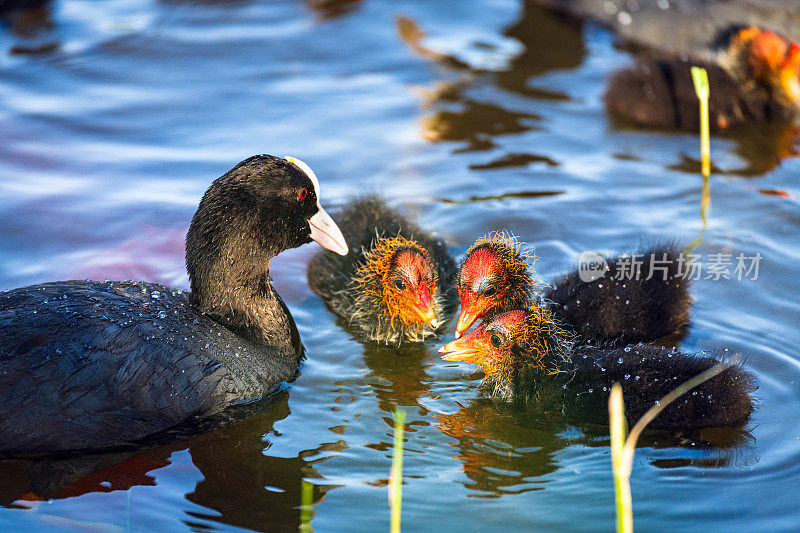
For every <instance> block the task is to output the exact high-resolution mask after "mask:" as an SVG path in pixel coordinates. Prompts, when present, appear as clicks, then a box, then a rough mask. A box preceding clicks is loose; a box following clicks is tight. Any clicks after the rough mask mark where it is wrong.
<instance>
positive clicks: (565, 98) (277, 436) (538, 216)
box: [0, 0, 800, 532]
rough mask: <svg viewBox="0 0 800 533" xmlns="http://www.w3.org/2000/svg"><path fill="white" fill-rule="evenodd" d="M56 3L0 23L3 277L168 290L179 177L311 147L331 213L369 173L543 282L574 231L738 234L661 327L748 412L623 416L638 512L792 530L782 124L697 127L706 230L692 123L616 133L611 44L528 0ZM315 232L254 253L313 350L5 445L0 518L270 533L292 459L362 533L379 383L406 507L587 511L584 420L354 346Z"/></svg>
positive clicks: (590, 527)
mask: <svg viewBox="0 0 800 533" xmlns="http://www.w3.org/2000/svg"><path fill="white" fill-rule="evenodd" d="M51 18H52V21H53V25H54V27H53V29H52V30H49V31H46V32H45V34H44V35H43V36H40V37H38V38H39V39H40V41H39V44H41V43H44V44H47V45H52V46H49V48H47V50H45V51H43V52H42V53H37V54H20V53H11V52H12V50H13V49H14V47H15V46H18V45H19V43H20V40H21V38H20V37H18V36H15V35H13V33H12V32H11V31H10V30H9V28H5V29H4V30H2V32H0V102H1V103H2V105H0V198H2V201H0V289H8V288H13V287H18V286H22V285H26V284H32V283H39V282H44V281H52V280H59V279H74V278H91V279H105V278H109V279H127V278H137V279H143V280H147V281H154V282H160V283H165V284H167V285H171V286H174V287H179V288H183V289H186V288H187V284H188V281H187V278H186V275H185V271H184V266H183V252H184V249H183V239H184V235H185V232H186V229H187V227H188V223H189V221H190V219H191V216H192V214H193V213H194V209H195V207H196V205H197V203H198V201H199V198H200V196H201V195H202V193H203V192H204V190H205V189H206V187H207V186H208V185H209V183H210V182H211V180H212V179H214V178H215V177H217V176H219V175H221V174H222V173H224V172H225V171H226V170H228V169H229V168H230V167H232V166H233V165H234V164H235V163H237V162H238V161H240V160H242V159H244V158H245V157H247V156H249V155H252V154H255V153H271V154H276V155H294V156H296V157H299V158H301V159H303V160H304V161H307V162H308V163H309V164H310V165H311V166H312V168H314V169H315V171H316V173H317V175H318V176H319V177H320V179H321V181H322V191H323V201H324V203H325V204H326V206H328V207H330V211H331V212H332V213H333V214H334V216H335V213H336V211H337V209H338V208H339V207H341V206H342V205H343V204H344V203H345V202H346V201H347V200H348V198H350V197H351V196H353V195H355V194H358V193H360V192H363V191H371V192H377V193H381V194H384V195H385V196H386V197H387V198H388V199H389V201H390V203H391V204H392V205H394V206H396V207H398V208H401V209H402V210H403V211H404V212H405V213H406V214H408V215H409V216H410V217H412V218H414V219H415V220H417V221H419V223H420V224H422V225H423V226H424V227H426V228H428V229H430V230H431V231H432V232H434V233H436V234H437V235H439V236H441V237H443V238H444V239H446V240H447V241H448V243H449V244H450V246H451V249H452V252H453V254H454V255H460V254H462V253H463V252H464V250H466V248H467V247H468V246H469V245H470V244H471V243H472V242H473V241H474V240H475V239H476V238H478V237H479V236H481V235H483V234H484V233H485V232H487V231H489V230H495V229H506V230H509V231H511V232H513V233H515V234H516V235H518V236H520V237H521V238H522V239H524V240H526V241H528V242H529V243H531V248H532V249H534V250H535V253H536V256H537V257H538V260H537V262H536V268H537V270H538V272H539V274H540V275H541V276H542V278H543V279H545V280H549V279H552V278H554V277H555V276H556V275H557V274H559V273H561V272H564V271H565V270H567V269H569V268H571V266H572V265H574V264H575V261H576V258H577V256H578V254H579V253H580V252H581V251H583V250H587V249H591V250H598V251H601V252H604V253H605V252H608V253H612V252H620V251H626V250H630V249H632V248H635V247H636V246H637V245H639V243H641V242H648V241H651V240H655V239H660V238H664V237H671V238H674V239H677V240H678V241H680V242H685V243H689V242H692V241H694V240H696V239H699V238H702V243H701V244H700V245H699V246H698V247H697V248H696V252H697V253H699V254H701V256H702V257H703V258H705V259H707V258H708V257H710V256H711V254H715V253H724V254H733V255H734V256H735V255H738V254H739V253H743V254H745V255H746V256H754V255H755V254H761V256H762V257H763V259H762V261H761V263H760V269H759V276H758V279H757V280H755V281H753V280H741V281H740V280H737V279H730V280H725V279H721V280H716V281H715V280H705V279H701V280H699V281H697V282H696V283H695V286H694V288H693V295H694V297H695V300H696V304H695V306H694V308H693V311H692V317H693V322H692V326H691V328H690V330H689V333H688V335H687V336H686V337H685V338H684V339H682V340H679V346H680V347H681V348H682V349H684V350H687V351H701V350H714V349H722V348H725V347H727V348H728V349H729V350H730V351H732V352H739V353H743V354H745V356H746V357H747V365H748V367H749V368H750V369H751V370H752V371H753V372H754V373H755V374H756V375H757V377H758V380H759V384H760V387H759V389H758V391H757V393H756V396H757V399H758V409H757V411H756V413H755V415H754V416H753V419H752V422H751V423H750V424H749V425H748V426H747V428H745V429H746V431H745V432H731V431H722V432H717V434H714V432H711V433H710V434H709V435H708V439H707V440H709V441H713V442H716V443H718V444H721V446H719V447H716V448H710V449H709V448H706V447H703V446H699V445H697V446H691V445H689V446H682V447H681V446H675V445H674V444H675V443H674V442H672V441H670V440H669V439H667V438H665V437H664V436H663V435H657V434H651V435H647V436H646V437H645V438H644V440H643V442H642V446H641V447H640V448H639V449H638V450H637V454H636V460H635V463H634V469H633V478H632V487H633V498H634V505H635V508H634V510H635V522H636V525H637V529H638V530H640V531H655V530H664V529H666V528H670V529H671V528H676V527H680V528H681V529H683V530H686V531H754V530H762V529H766V528H769V529H770V530H773V531H790V530H796V528H797V524H798V523H800V506H798V503H800V502H799V501H798V496H797V491H796V487H797V479H798V475H800V461H799V459H800V419H798V417H797V416H796V413H797V412H798V411H799V410H800V385H798V383H800V355H799V354H798V347H800V328H798V326H800V319H799V317H800V303H798V301H799V300H798V297H797V295H798V290H799V289H800V282H798V277H797V275H796V271H795V269H796V265H797V264H800V237H799V236H798V235H799V234H798V231H797V230H798V226H800V209H798V207H799V205H798V204H799V203H798V193H799V192H800V189H798V185H797V176H798V173H800V163H799V162H798V159H796V157H795V156H796V155H797V152H796V148H797V136H796V132H795V131H794V130H792V129H788V130H787V129H786V128H768V127H759V128H753V129H752V130H749V131H745V132H742V133H740V134H737V135H736V136H732V137H728V138H715V139H713V140H712V154H713V159H714V164H715V173H714V175H713V176H712V178H711V180H710V183H709V186H710V199H711V209H710V211H709V213H708V225H707V229H705V231H703V229H704V228H703V226H704V225H703V222H702V219H701V210H700V206H701V197H702V191H703V181H702V179H701V178H700V177H699V163H698V161H697V157H698V155H697V154H698V141H697V139H696V137H695V136H693V135H688V134H679V133H657V132H638V131H632V130H625V129H619V128H617V127H616V126H615V125H614V124H613V122H612V121H610V120H609V119H608V118H607V117H606V115H605V113H604V110H603V107H602V103H601V95H602V92H603V87H604V80H605V76H606V75H607V74H608V72H610V71H611V70H612V69H614V68H617V67H621V66H624V65H625V64H626V63H627V62H628V61H629V57H628V56H627V55H626V54H625V53H624V52H621V51H618V50H617V49H615V47H614V42H613V37H612V36H611V35H610V34H608V33H607V32H606V31H604V30H602V29H600V28H597V27H595V26H592V25H587V24H581V23H579V22H576V21H571V20H566V19H563V18H561V17H556V16H553V15H552V14H548V13H546V12H544V11H541V10H540V9H538V8H536V7H534V6H532V5H530V4H526V3H523V2H519V1H512V0H471V1H463V0H452V1H441V2H396V1H388V0H363V1H358V0H350V1H341V0H340V1H334V0H328V1H321V0H309V1H307V2H302V1H289V0H284V1H271V2H256V1H246V0H241V1H219V2H214V1H200V0H198V1H188V0H162V1H159V2H155V1H149V2H147V1H146V2H140V1H133V0H108V1H105V2H94V1H92V0H62V1H57V2H55V3H54V4H53V6H52V13H51ZM24 42H27V41H24ZM787 195H788V196H787ZM318 249H319V247H317V246H316V245H308V246H304V247H302V248H299V249H295V250H291V251H288V252H286V253H284V254H282V255H281V256H280V257H279V258H278V259H276V260H275V261H274V262H273V265H272V275H273V278H274V280H275V284H276V286H277V288H278V291H279V292H280V294H281V295H282V297H283V298H284V300H285V301H286V303H287V305H288V306H289V307H290V309H291V310H292V313H293V315H294V318H295V320H296V322H297V325H298V327H299V329H300V333H301V336H302V339H303V342H304V344H305V346H306V347H307V349H308V354H309V359H308V361H307V362H306V363H305V365H304V366H303V368H302V374H301V375H300V377H299V378H298V379H297V380H296V382H295V383H294V384H293V385H292V386H291V387H289V388H288V389H287V390H286V391H283V392H281V393H280V394H279V395H277V397H276V398H274V405H272V406H271V408H269V409H266V410H265V411H264V412H263V413H261V414H259V415H257V416H254V417H252V418H250V419H248V420H247V421H245V422H242V423H240V424H237V425H235V426H233V427H229V428H226V429H221V430H216V431H212V432H210V433H207V434H204V435H201V436H199V437H196V438H194V439H192V440H190V441H185V442H179V443H176V444H174V445H171V446H166V447H159V448H154V449H146V450H137V449H131V450H122V451H120V452H119V453H117V454H113V455H110V454H106V455H88V456H80V457H75V458H70V459H68V460H53V461H45V462H41V461H40V462H33V463H31V462H24V461H14V462H8V461H7V462H4V463H2V464H0V471H2V475H1V476H0V479H2V481H0V503H2V505H3V506H4V508H3V509H0V529H4V530H14V531H38V530H43V529H46V530H49V531H181V530H183V531H186V530H193V531H200V530H215V531H216V530H225V531H233V530H239V529H245V530H257V531H284V530H285V531H292V530H296V528H297V525H298V523H299V511H298V509H297V506H298V505H299V499H300V481H301V479H309V480H312V481H313V483H314V484H315V491H314V500H315V505H314V518H313V522H312V525H313V527H314V528H316V529H317V530H318V531H376V530H378V531H380V530H385V529H388V521H389V511H388V504H387V488H386V484H387V478H388V473H389V468H390V462H391V440H392V437H391V436H392V432H393V425H392V421H391V412H393V411H394V409H395V408H396V407H402V408H404V409H405V410H406V411H407V413H408V420H407V422H408V426H407V427H408V431H407V433H406V438H407V440H406V457H405V474H406V478H405V482H406V484H405V486H404V500H403V521H404V529H405V530H406V531H427V530H431V531H459V532H460V531H465V530H466V531H485V530H487V529H488V530H493V529H500V528H503V530H505V531H522V530H525V531H530V530H539V531H598V530H605V531H608V530H611V529H612V527H613V523H614V522H613V521H614V514H613V513H614V507H613V498H614V495H613V486H612V479H611V472H610V456H609V448H608V440H607V438H606V437H605V432H604V429H603V428H592V427H578V426H574V425H571V424H570V422H569V421H567V420H566V419H565V418H564V417H563V415H561V413H558V412H542V411H541V410H538V411H537V410H536V409H535V408H534V409H530V410H528V411H522V412H520V411H514V410H511V409H508V408H503V407H501V406H496V405H493V404H492V403H491V402H487V401H485V400H481V399H480V398H479V394H478V390H477V389H478V385H479V383H480V378H481V375H480V374H477V373H475V372H474V371H473V369H471V368H470V367H469V366H467V365H458V364H453V363H448V362H445V361H442V360H440V359H439V358H438V354H437V353H436V348H437V346H438V344H437V343H436V342H431V343H430V344H428V345H425V346H423V347H418V348H415V349H408V350H404V351H403V352H402V353H398V352H397V351H395V350H392V349H386V348H380V347H376V346H373V345H365V344H361V343H359V342H356V341H354V340H353V339H352V338H351V337H350V336H349V335H348V334H347V333H346V332H345V331H344V330H342V329H341V328H340V327H339V326H338V325H337V324H336V321H335V319H334V318H333V317H332V316H331V315H330V314H329V313H328V312H327V311H326V309H325V308H324V306H323V305H322V303H321V302H320V301H319V300H318V299H317V298H316V297H315V296H314V295H313V294H312V293H311V292H310V290H309V289H308V286H307V284H306V281H305V265H306V263H307V261H308V259H309V258H310V257H311V255H312V254H314V253H316V252H317V250H318ZM452 327H453V326H452V324H451V326H450V328H451V329H452ZM451 333H452V331H450V332H448V336H449V335H450V334H451ZM41 498H44V501H40V499H41Z"/></svg>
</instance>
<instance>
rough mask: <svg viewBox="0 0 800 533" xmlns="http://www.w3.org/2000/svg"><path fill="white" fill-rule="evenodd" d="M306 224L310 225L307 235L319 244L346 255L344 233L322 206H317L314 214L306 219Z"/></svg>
mask: <svg viewBox="0 0 800 533" xmlns="http://www.w3.org/2000/svg"><path fill="white" fill-rule="evenodd" d="M308 225H309V226H311V233H310V234H309V237H311V238H312V239H313V240H315V241H317V242H318V243H319V244H320V246H322V247H323V248H326V249H328V250H330V251H332V252H336V253H337V254H339V255H347V242H346V241H345V240H344V235H342V232H341V230H339V226H337V225H336V222H334V221H333V219H332V218H331V217H330V215H329V214H328V213H326V212H325V210H324V209H322V207H320V208H319V211H317V214H316V215H314V216H313V217H311V218H309V219H308Z"/></svg>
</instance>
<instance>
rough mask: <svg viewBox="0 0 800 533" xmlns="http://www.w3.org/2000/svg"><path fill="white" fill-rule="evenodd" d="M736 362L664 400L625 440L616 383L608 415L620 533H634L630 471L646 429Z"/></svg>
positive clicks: (700, 376)
mask: <svg viewBox="0 0 800 533" xmlns="http://www.w3.org/2000/svg"><path fill="white" fill-rule="evenodd" d="M732 364H735V361H731V362H723V363H718V364H716V365H714V366H712V367H711V368H709V369H708V370H706V371H705V372H701V373H700V374H698V375H696V376H695V377H693V378H692V379H690V380H688V381H686V382H685V383H683V384H682V385H679V386H678V387H676V388H675V389H673V390H672V392H670V393H669V394H667V395H666V396H664V397H663V398H661V399H660V400H659V401H657V402H656V404H655V405H654V406H653V407H651V408H650V409H648V411H647V412H646V413H645V414H644V415H643V416H642V418H640V419H639V421H638V422H636V424H635V425H634V426H633V429H631V432H630V433H629V434H628V436H627V438H626V437H625V402H624V401H623V399H622V387H621V386H620V384H619V383H614V386H613V387H611V396H609V398H608V414H609V417H610V431H611V468H612V470H613V472H614V496H615V502H616V510H617V533H633V498H632V497H631V484H630V479H631V470H632V469H633V454H634V452H635V451H636V441H638V440H639V435H641V434H642V431H644V428H645V427H646V426H647V424H649V423H650V422H652V421H653V419H654V418H655V417H657V416H658V415H659V413H661V411H663V410H664V409H665V408H666V407H667V406H668V405H669V404H671V403H672V402H674V401H675V400H676V399H677V398H679V397H681V396H683V395H684V394H686V393H687V392H689V390H691V389H693V388H695V387H697V386H698V385H700V384H702V383H704V382H706V381H708V380H709V379H711V378H713V377H714V376H716V375H717V374H719V373H720V372H723V371H724V370H725V369H727V368H729V367H730V366H731V365H732Z"/></svg>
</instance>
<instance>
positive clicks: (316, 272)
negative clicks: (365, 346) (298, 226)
mask: <svg viewBox="0 0 800 533" xmlns="http://www.w3.org/2000/svg"><path fill="white" fill-rule="evenodd" d="M339 224H340V225H341V227H342V231H344V233H345V234H346V235H347V240H348V241H349V242H350V246H351V249H350V251H351V253H350V255H348V256H347V257H339V256H336V255H334V254H331V253H327V252H320V253H319V254H317V255H316V256H315V257H314V258H313V259H312V260H311V263H310V264H309V267H308V281H309V284H310V285H311V289H312V290H313V291H314V292H315V293H317V294H318V295H319V296H320V298H322V300H323V301H324V302H325V303H326V304H327V305H328V307H330V309H331V310H332V311H333V312H334V313H336V314H337V315H338V316H339V317H340V318H342V319H343V320H344V321H345V323H346V325H347V326H348V329H350V330H351V331H352V333H353V335H354V336H356V337H357V338H359V339H362V340H368V341H376V342H381V343H384V344H402V343H403V342H419V341H422V340H423V339H425V338H426V337H429V336H431V335H434V334H435V333H436V332H437V331H439V330H440V329H441V327H442V326H443V325H444V324H445V323H446V321H447V319H449V318H450V316H451V315H452V313H453V311H454V309H455V304H456V292H455V288H454V284H455V274H456V264H455V261H454V260H453V258H452V257H450V254H449V253H448V252H447V248H446V246H445V245H444V243H443V242H441V241H439V240H436V239H435V238H433V237H432V236H431V235H429V234H428V233H426V232H425V231H423V230H422V229H420V228H419V227H417V226H416V225H414V224H412V223H411V222H409V221H408V220H406V219H405V218H404V217H403V216H402V215H401V214H400V213H398V212H396V211H394V210H392V209H389V207H387V206H386V204H385V203H384V202H383V201H382V200H381V199H380V198H377V197H374V196H371V197H367V198H362V199H359V200H355V201H353V202H351V203H350V205H348V206H347V207H346V208H345V210H344V212H343V213H342V216H341V217H340V219H339Z"/></svg>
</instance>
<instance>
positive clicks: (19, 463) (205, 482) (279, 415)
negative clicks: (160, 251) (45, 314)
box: [0, 392, 344, 531]
mask: <svg viewBox="0 0 800 533" xmlns="http://www.w3.org/2000/svg"><path fill="white" fill-rule="evenodd" d="M261 409H262V411H261V412H260V413H258V414H256V415H254V416H252V417H250V418H247V419H246V420H244V421H242V422H240V423H237V424H235V425H233V426H230V427H226V428H222V429H217V430H213V431H210V432H208V433H205V434H203V435H200V436H198V437H195V438H192V439H190V440H188V441H184V442H181V443H177V444H170V445H165V446H156V447H152V448H144V449H133V450H129V451H116V452H109V453H95V454H84V455H76V456H64V457H45V458H31V459H14V460H11V459H9V460H4V461H2V462H0V478H1V479H3V481H4V482H3V483H2V484H0V505H3V506H5V507H18V508H19V507H21V508H28V507H31V506H34V505H35V502H37V501H45V500H50V499H63V498H74V497H77V496H81V495H83V494H87V493H92V492H112V491H117V490H123V491H125V490H129V489H131V488H132V487H134V486H137V485H140V486H153V485H156V484H157V481H158V477H159V474H158V473H157V472H155V470H157V469H160V468H164V467H168V466H169V465H170V464H172V460H171V456H172V455H173V454H174V453H175V452H178V451H181V450H188V452H189V455H190V456H191V461H192V464H194V466H195V467H196V468H197V469H198V470H199V471H200V473H201V474H202V476H203V478H202V479H201V480H200V481H198V482H197V484H196V486H195V487H194V490H192V491H191V492H189V493H188V494H186V496H185V497H186V499H187V500H189V501H191V502H193V503H196V504H198V505H200V506H202V507H205V508H207V509H209V510H211V511H213V512H209V513H203V512H196V511H195V512H192V513H190V514H191V515H192V517H193V518H192V519H186V520H185V522H186V523H187V524H189V525H195V526H197V525H198V524H197V519H202V520H205V521H211V522H220V523H224V524H230V525H233V526H237V527H244V528H247V529H252V530H256V531H297V527H298V526H299V524H300V511H299V509H298V506H299V504H300V486H301V480H302V479H303V478H320V477H321V476H320V475H319V474H318V473H317V472H316V470H315V465H316V464H317V463H319V462H320V461H323V460H325V458H317V459H315V458H314V457H315V456H318V455H319V453H320V452H323V451H331V450H333V451H339V450H341V449H342V448H343V446H344V444H343V443H341V442H334V443H327V444H322V445H320V446H319V447H318V448H316V449H313V450H306V451H303V452H301V453H300V454H298V456H297V457H272V456H270V455H268V454H266V453H265V450H268V449H269V447H270V442H269V437H268V435H269V434H270V433H272V432H273V425H274V424H275V422H277V421H279V420H282V419H284V418H286V417H287V416H288V415H289V414H290V410H289V405H288V394H287V393H286V392H283V393H280V394H278V395H277V397H276V398H274V399H273V400H272V401H270V402H269V403H268V405H263V406H261ZM263 409H266V411H264V410H263ZM262 435H267V438H266V440H265V438H264V437H262ZM331 488H332V486H326V485H314V492H313V501H314V502H315V503H316V502H319V501H321V500H322V499H323V498H324V497H325V494H326V493H327V491H328V490H330V489H331ZM243 495H246V497H247V505H242V497H243ZM200 527H208V526H207V525H205V526H203V525H201V526H200Z"/></svg>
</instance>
